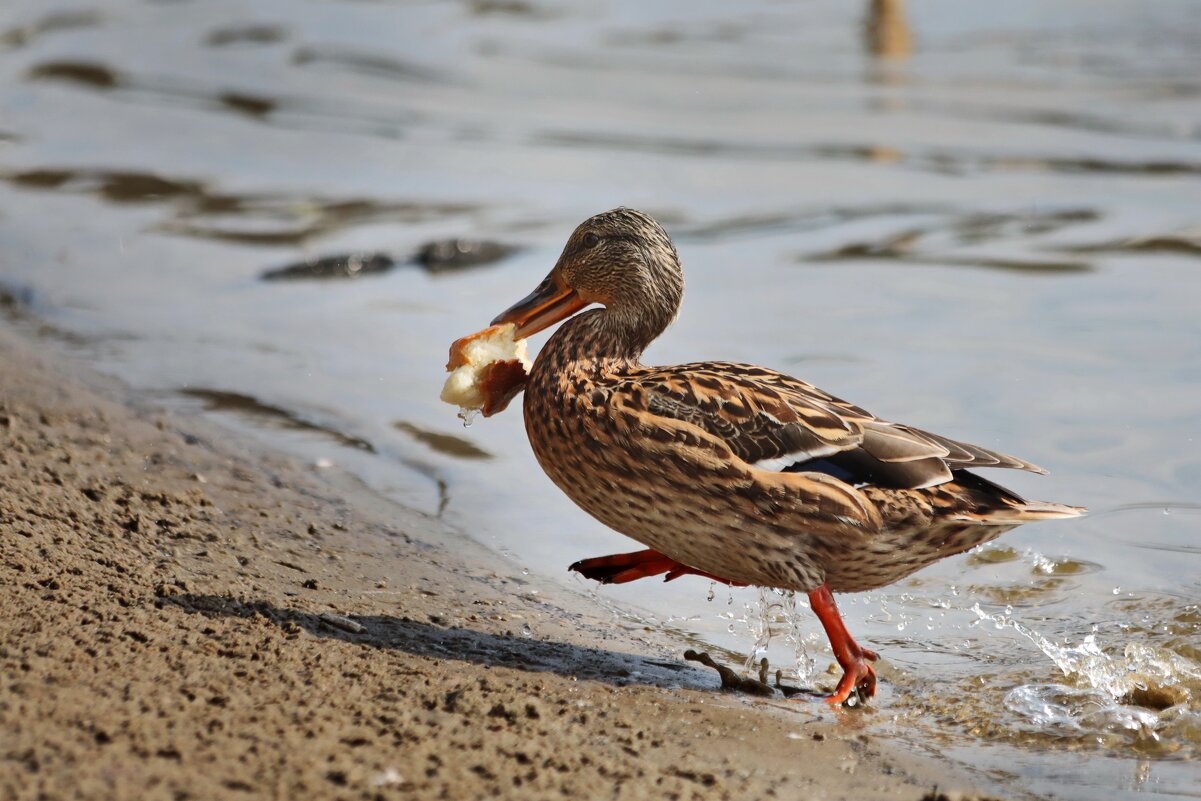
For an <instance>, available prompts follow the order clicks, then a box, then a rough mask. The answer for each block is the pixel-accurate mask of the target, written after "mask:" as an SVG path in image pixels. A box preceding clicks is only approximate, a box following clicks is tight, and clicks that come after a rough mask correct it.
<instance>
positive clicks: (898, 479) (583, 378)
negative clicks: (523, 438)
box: [492, 207, 1085, 705]
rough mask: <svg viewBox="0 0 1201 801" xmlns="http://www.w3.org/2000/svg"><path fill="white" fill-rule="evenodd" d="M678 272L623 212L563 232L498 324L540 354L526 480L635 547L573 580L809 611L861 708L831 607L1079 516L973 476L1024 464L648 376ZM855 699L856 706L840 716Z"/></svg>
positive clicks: (709, 386) (783, 397)
mask: <svg viewBox="0 0 1201 801" xmlns="http://www.w3.org/2000/svg"><path fill="white" fill-rule="evenodd" d="M683 294H684V273H683V269H682V266H681V262H680V257H679V254H678V252H677V250H676V248H675V246H674V244H673V243H672V240H671V238H670V237H669V236H668V234H667V232H666V231H665V230H664V229H663V227H662V226H661V225H660V224H659V223H658V222H656V220H655V219H654V218H653V217H651V216H650V215H648V214H645V213H643V212H641V211H637V210H635V209H631V208H624V207H622V208H616V209H613V210H611V211H606V212H603V213H601V214H597V215H595V216H592V217H590V218H588V219H587V220H585V221H584V222H583V223H581V224H580V225H579V226H578V227H576V229H575V230H574V231H573V232H572V234H571V236H570V237H569V238H568V240H567V244H566V245H565V246H564V248H563V251H562V254H561V255H560V256H559V259H558V261H557V262H556V263H555V265H554V268H553V269H552V270H551V271H550V273H549V274H548V275H547V276H546V278H545V279H543V280H542V282H541V283H539V284H538V285H537V287H536V288H535V289H534V291H533V292H531V293H530V294H529V295H528V296H526V297H525V298H523V299H521V300H520V301H518V302H517V303H515V304H514V305H512V306H511V307H509V308H508V309H506V310H505V311H504V312H502V313H501V314H500V315H498V316H497V317H496V318H495V319H494V320H493V321H492V322H493V325H501V324H513V325H514V326H515V336H518V337H522V338H524V337H529V336H532V335H534V334H537V333H539V332H540V331H543V330H545V329H547V328H549V327H551V326H553V325H555V324H556V323H561V325H559V327H558V328H557V329H556V330H555V331H554V333H553V334H552V335H551V336H550V338H549V339H548V340H547V342H546V343H545V344H544V345H543V347H542V348H541V350H540V351H539V353H538V355H537V358H536V359H535V360H534V362H533V365H532V367H531V368H530V371H529V376H528V380H527V383H526V387H525V395H524V398H523V400H522V407H523V415H524V421H525V429H526V433H527V436H528V438H529V442H530V445H531V447H532V449H533V452H534V455H535V457H536V458H537V461H538V463H539V465H540V466H541V467H542V469H543V471H545V473H546V475H547V476H549V478H550V479H551V481H552V482H553V483H554V484H555V485H556V486H558V488H559V489H560V490H562V492H563V493H564V494H566V495H567V497H568V498H570V499H571V500H572V501H574V502H575V504H576V505H578V506H579V507H580V508H581V509H583V510H584V511H585V512H587V513H588V514H589V515H591V516H592V517H593V518H595V519H596V520H598V521H600V522H601V523H603V524H604V525H606V526H608V527H609V528H611V529H613V530H615V531H617V532H620V533H621V534H624V535H626V536H627V537H630V538H631V539H633V540H636V541H637V542H638V543H640V544H641V545H643V546H645V547H644V548H642V549H640V550H635V551H631V552H628V553H621V554H612V555H608V556H600V557H595V558H590V559H583V560H581V561H578V562H576V563H575V564H573V565H571V567H570V569H571V570H573V571H576V572H578V573H580V574H581V575H583V576H584V577H586V578H589V579H594V580H597V581H599V582H602V583H609V584H623V583H626V582H630V581H634V580H636V579H641V578H646V577H650V576H659V575H662V576H664V579H665V580H668V581H670V580H673V579H676V578H679V577H681V576H685V575H697V576H701V577H703V578H707V579H710V580H713V581H718V582H722V583H725V584H729V585H732V586H758V587H770V588H776V589H780V590H784V591H792V592H795V593H805V594H806V595H807V596H808V599H809V604H810V607H811V609H812V610H813V612H814V613H815V614H816V616H817V618H818V620H819V621H820V623H821V625H822V627H823V629H824V630H825V633H826V635H827V637H828V638H829V641H830V645H831V649H832V651H833V654H834V657H835V659H836V660H837V661H838V664H839V666H840V667H841V669H842V671H843V672H842V676H841V678H840V679H839V681H838V684H837V686H836V687H835V688H834V690H833V692H831V693H829V694H828V695H826V696H824V697H825V699H826V700H827V701H828V702H829V703H831V704H835V705H838V704H854V703H862V702H865V701H866V700H867V699H869V698H871V697H873V696H874V694H875V691H876V683H877V678H876V672H875V669H874V667H873V666H872V663H873V662H875V661H876V660H877V659H878V655H877V653H876V652H875V651H873V650H871V649H869V648H866V647H863V646H861V645H859V644H858V643H857V642H856V641H855V639H854V638H853V637H852V636H851V634H850V633H849V631H848V630H847V628H846V625H845V623H844V622H843V620H842V616H841V614H840V612H839V610H838V606H837V604H836V602H835V599H834V595H833V594H834V593H856V592H864V591H868V590H875V589H878V588H881V587H885V586H888V585H890V584H894V583H895V582H897V581H900V580H901V579H904V578H905V577H907V576H909V575H910V574H912V573H914V572H915V571H918V570H921V569H922V568H924V567H926V566H928V565H931V564H933V563H934V562H937V561H939V560H941V559H944V558H946V557H949V556H952V555H954V554H959V553H963V552H964V551H967V550H969V549H971V548H974V547H976V546H978V545H981V544H982V543H986V542H988V541H990V540H992V539H994V538H996V537H998V536H999V535H1001V534H1002V533H1004V532H1006V531H1009V530H1010V529H1012V528H1014V527H1015V526H1018V525H1021V524H1023V523H1026V522H1032V521H1038V520H1049V519H1055V518H1071V517H1076V516H1078V515H1080V514H1082V513H1083V512H1084V511H1085V510H1084V509H1083V508H1081V507H1075V506H1067V505H1063V504H1058V503H1048V502H1039V501H1027V500H1024V499H1023V498H1022V497H1020V496H1019V495H1017V494H1016V493H1014V492H1012V491H1010V490H1008V489H1005V488H1004V487H1002V486H1000V485H998V484H996V483H993V482H992V481H990V480H988V479H985V478H983V477H982V476H980V475H979V474H978V473H976V472H975V471H976V469H978V468H1007V469H1015V470H1025V471H1030V472H1034V473H1040V474H1045V473H1046V471H1045V470H1043V469H1042V468H1041V467H1038V466H1037V465H1035V464H1032V463H1031V462H1028V461H1025V460H1023V459H1019V458H1017V457H1014V456H1009V455H1006V454H1003V453H1000V452H997V451H993V450H990V449H988V448H983V447H980V446H978V445H971V444H968V443H965V442H960V441H957V440H953V439H949V438H947V437H944V436H940V435H938V434H932V433H930V432H928V431H924V430H922V429H919V428H915V427H913V426H909V425H903V424H900V423H892V422H889V421H887V420H884V419H882V418H879V417H876V416H875V415H873V414H871V413H870V412H867V411H865V410H864V409H861V408H860V407H858V406H856V405H854V404H852V403H849V402H847V401H844V400H842V399H840V398H838V397H835V396H834V395H831V394H829V393H827V392H824V391H822V390H821V389H818V388H817V387H815V386H813V385H812V384H809V383H806V382H805V381H802V380H800V379H797V378H793V377H792V376H789V375H786V374H784V373H781V372H777V371H775V370H772V369H769V368H766V367H759V366H754V365H748V364H738V363H732V362H724V361H705V362H694V363H690V364H681V365H674V366H666V367H662V366H648V365H646V364H643V362H642V354H643V352H644V351H645V350H646V348H647V346H648V345H650V344H651V342H653V341H654V340H655V339H656V338H657V337H659V336H660V335H661V334H662V333H663V332H664V331H665V330H666V329H667V328H668V326H669V325H671V323H672V322H673V321H674V320H675V319H676V316H677V314H678V313H679V310H680V304H681V301H682V300H683ZM852 699H854V700H852Z"/></svg>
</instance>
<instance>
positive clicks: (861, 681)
mask: <svg viewBox="0 0 1201 801" xmlns="http://www.w3.org/2000/svg"><path fill="white" fill-rule="evenodd" d="M809 605H810V606H811V607H813V612H814V613H815V614H816V615H817V619H818V620H820V621H821V622H822V628H824V629H825V630H826V636H827V637H829V638H830V647H831V648H833V649H834V658H835V659H837V660H838V664H839V666H840V667H842V670H843V674H842V679H841V680H839V682H838V687H836V688H835V690H834V692H833V693H832V694H831V695H830V696H829V697H828V698H826V701H827V702H828V703H830V704H831V705H838V704H844V703H846V702H847V700H848V699H849V698H850V697H851V696H852V695H854V696H856V698H857V699H858V701H859V702H860V703H863V702H865V701H866V700H867V699H869V698H871V697H873V696H874V695H875V694H876V670H875V668H873V667H872V666H871V663H872V662H875V661H876V660H877V659H879V658H880V657H879V655H877V654H876V652H875V651H872V650H869V649H867V648H863V647H861V646H860V645H859V643H857V642H855V639H854V638H853V637H852V636H851V633H850V632H849V631H847V627H846V625H845V624H844V623H843V622H842V615H840V614H839V613H838V605H837V604H835V603H834V596H833V594H831V592H830V588H829V587H827V586H826V585H825V584H823V585H821V586H820V587H818V588H817V589H816V590H813V591H812V592H810V593H809Z"/></svg>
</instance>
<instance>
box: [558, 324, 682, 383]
mask: <svg viewBox="0 0 1201 801" xmlns="http://www.w3.org/2000/svg"><path fill="white" fill-rule="evenodd" d="M674 316H675V315H674V314H670V313H667V314H663V315H659V316H655V315H634V314H621V313H620V312H616V311H613V310H610V309H592V310H591V311H586V312H584V313H582V314H577V315H576V316H575V317H572V318H571V319H570V320H568V321H567V322H565V323H563V325H561V326H559V330H558V331H556V332H555V333H554V335H553V336H552V337H551V338H550V340H549V341H548V342H547V343H546V345H545V346H544V347H543V349H542V354H540V355H539V357H538V361H539V362H542V361H543V359H544V358H547V359H553V360H554V361H556V362H559V363H560V366H562V365H563V364H566V363H571V362H575V363H578V362H585V361H591V362H596V363H613V362H619V363H625V364H638V363H639V361H640V360H641V358H642V352H643V351H644V350H646V347H647V346H648V345H650V343H651V342H652V341H653V340H654V339H655V338H656V337H657V336H659V334H661V333H663V330H664V329H666V328H667V326H668V325H669V324H670V323H671V321H672V319H673V318H674ZM552 369H553V368H552Z"/></svg>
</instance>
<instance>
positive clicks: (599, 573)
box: [568, 548, 746, 587]
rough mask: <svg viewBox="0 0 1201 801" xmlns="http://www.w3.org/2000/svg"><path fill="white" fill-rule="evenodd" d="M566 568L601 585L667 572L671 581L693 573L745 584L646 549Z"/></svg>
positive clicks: (712, 578) (737, 585)
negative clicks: (696, 568)
mask: <svg viewBox="0 0 1201 801" xmlns="http://www.w3.org/2000/svg"><path fill="white" fill-rule="evenodd" d="M568 570H574V571H575V572H577V573H579V574H580V575H582V576H583V577H584V578H590V579H594V580H595V581H599V582H600V583H601V584H625V583H626V582H627V581H635V580H637V579H640V578H647V577H648V576H658V575H662V574H664V573H666V574H667V575H665V576H663V580H664V581H672V580H674V579H678V578H679V577H680V576H688V575H693V576H701V577H703V578H707V579H711V580H713V581H720V582H721V583H722V584H729V585H730V586H731V587H744V586H746V585H744V584H739V583H737V582H734V581H729V580H727V579H724V578H722V577H721V576H714V575H713V574H711V573H706V572H704V571H703V570H694V569H692V568H691V567H688V566H687V565H684V564H680V563H679V562H677V561H676V560H674V559H672V558H671V557H669V556H664V555H663V554H661V553H659V552H658V551H654V550H651V549H649V548H648V549H647V550H645V551H633V552H631V553H615V554H611V555H609V556H597V557H593V558H592V559H581V560H580V561H578V562H576V563H575V564H573V565H572V566H571V567H569V568H568Z"/></svg>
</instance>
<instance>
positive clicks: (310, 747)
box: [0, 324, 972, 801]
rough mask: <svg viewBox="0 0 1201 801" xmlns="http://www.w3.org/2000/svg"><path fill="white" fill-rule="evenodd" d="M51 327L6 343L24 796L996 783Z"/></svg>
mask: <svg viewBox="0 0 1201 801" xmlns="http://www.w3.org/2000/svg"><path fill="white" fill-rule="evenodd" d="M32 331H33V328H32V327H31V326H22V325H21V324H18V325H16V326H15V327H14V326H12V325H7V324H6V325H5V326H4V327H3V328H0V598H2V599H3V600H2V602H0V797H3V798H6V799H8V798H11V799H34V798H38V799H74V798H94V799H115V798H138V799H160V798H161V799H187V798H195V799H209V798H247V799H254V798H279V799H284V798H347V799H352V798H355V799H357V798H363V799H377V798H378V799H385V798H404V799H424V798H431V799H432V798H443V799H475V798H523V799H526V798H563V797H570V798H621V799H627V798H628V799H636V798H679V799H684V798H698V799H700V798H704V799H713V798H728V799H749V798H798V799H800V798H804V799H816V798H822V799H842V798H846V799H851V798H854V799H875V798H880V799H905V800H909V799H913V800H914V801H916V800H917V799H923V798H935V797H939V795H938V793H940V792H942V791H945V790H947V789H948V788H950V789H955V790H959V791H971V790H972V787H971V782H972V780H971V778H970V777H967V776H964V775H962V774H959V773H956V772H955V771H954V770H953V769H952V768H950V767H948V766H947V765H945V764H944V763H941V762H936V761H934V760H930V759H927V758H924V757H919V756H915V755H913V754H910V753H908V752H903V751H900V750H895V749H893V748H892V747H890V745H889V744H887V743H882V742H877V741H875V740H870V739H868V738H866V736H864V735H862V734H861V733H860V732H859V731H858V730H857V728H858V727H857V725H856V716H857V715H858V714H860V713H857V712H855V711H854V710H849V711H845V712H837V713H835V712H829V711H825V710H823V709H815V708H814V707H813V706H812V705H808V704H804V703H788V702H784V701H780V700H763V699H748V698H746V697H742V696H733V695H729V694H726V693H723V692H721V691H719V690H718V689H717V678H716V676H715V675H714V674H713V673H712V672H711V671H706V670H702V669H699V668H697V667H695V666H693V665H692V664H691V663H687V662H685V661H684V660H683V657H682V654H683V652H684V650H685V648H686V646H685V645H684V644H683V643H673V642H670V641H669V640H667V639H666V638H665V637H664V636H663V635H660V634H659V633H657V632H647V631H642V630H641V629H638V630H636V631H632V630H631V629H633V628H636V627H634V626H633V625H632V624H627V623H622V622H620V621H615V620H614V619H613V616H612V615H611V614H610V613H609V612H608V611H606V610H604V609H602V608H600V607H599V606H597V605H595V604H594V603H593V602H592V601H591V600H590V599H588V598H587V597H585V596H584V595H582V594H581V595H578V596H577V595H575V594H573V593H571V592H570V591H567V590H564V589H562V588H561V587H557V586H555V585H552V584H549V583H546V582H543V581H541V580H539V579H538V578H537V577H530V576H524V575H521V571H520V570H518V569H517V568H515V567H513V566H511V565H509V564H508V563H506V562H505V561H504V559H503V558H502V557H500V556H497V555H495V554H492V553H490V552H488V551H486V550H485V549H483V548H482V547H481V546H478V545H476V544H474V543H472V542H470V541H469V540H466V539H464V538H462V537H461V536H459V535H457V534H455V533H454V532H450V531H446V530H444V529H443V528H442V526H441V525H440V524H439V523H438V522H437V521H436V520H432V519H429V518H427V517H424V516H422V515H419V514H417V513H414V512H410V511H407V510H404V509H401V508H398V507H397V506H395V505H394V504H391V503H388V502H386V501H384V500H382V499H380V498H378V497H376V496H373V495H371V494H370V493H368V492H367V491H366V490H364V489H362V488H360V487H358V486H357V485H356V483H355V482H354V480H353V479H352V478H351V477H349V476H345V475H338V474H336V473H334V472H332V471H329V470H326V471H318V470H316V469H314V468H312V467H309V466H306V465H300V464H296V463H294V462H291V461H289V460H288V459H286V458H283V457H280V456H277V455H273V454H269V453H263V452H261V449H257V448H256V445H255V444H254V443H248V442H245V441H241V440H239V439H238V438H237V437H234V436H232V435H230V434H229V433H228V432H225V431H223V430H222V429H220V428H218V427H216V426H215V425H213V424H212V423H211V422H210V421H208V420H205V419H203V418H201V417H199V416H190V415H185V414H181V413H176V412H170V411H165V410H162V409H160V408H156V407H155V406H153V405H151V404H149V403H148V402H147V401H146V400H145V399H140V398H137V397H134V396H132V395H131V393H130V392H129V391H128V390H126V389H124V388H122V387H121V386H118V385H116V384H115V383H113V382H111V381H109V380H108V379H104V378H101V377H99V376H96V375H94V374H92V373H90V372H89V371H88V369H87V368H86V367H85V366H83V365H80V364H79V363H78V362H77V361H76V360H75V359H74V357H72V356H71V355H69V354H66V353H63V352H61V348H60V347H59V345H58V344H56V343H52V342H48V341H46V340H39V339H37V338H36V337H32V336H31V332H32ZM935 788H942V790H939V791H937V792H936V791H935ZM952 797H953V796H952Z"/></svg>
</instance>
